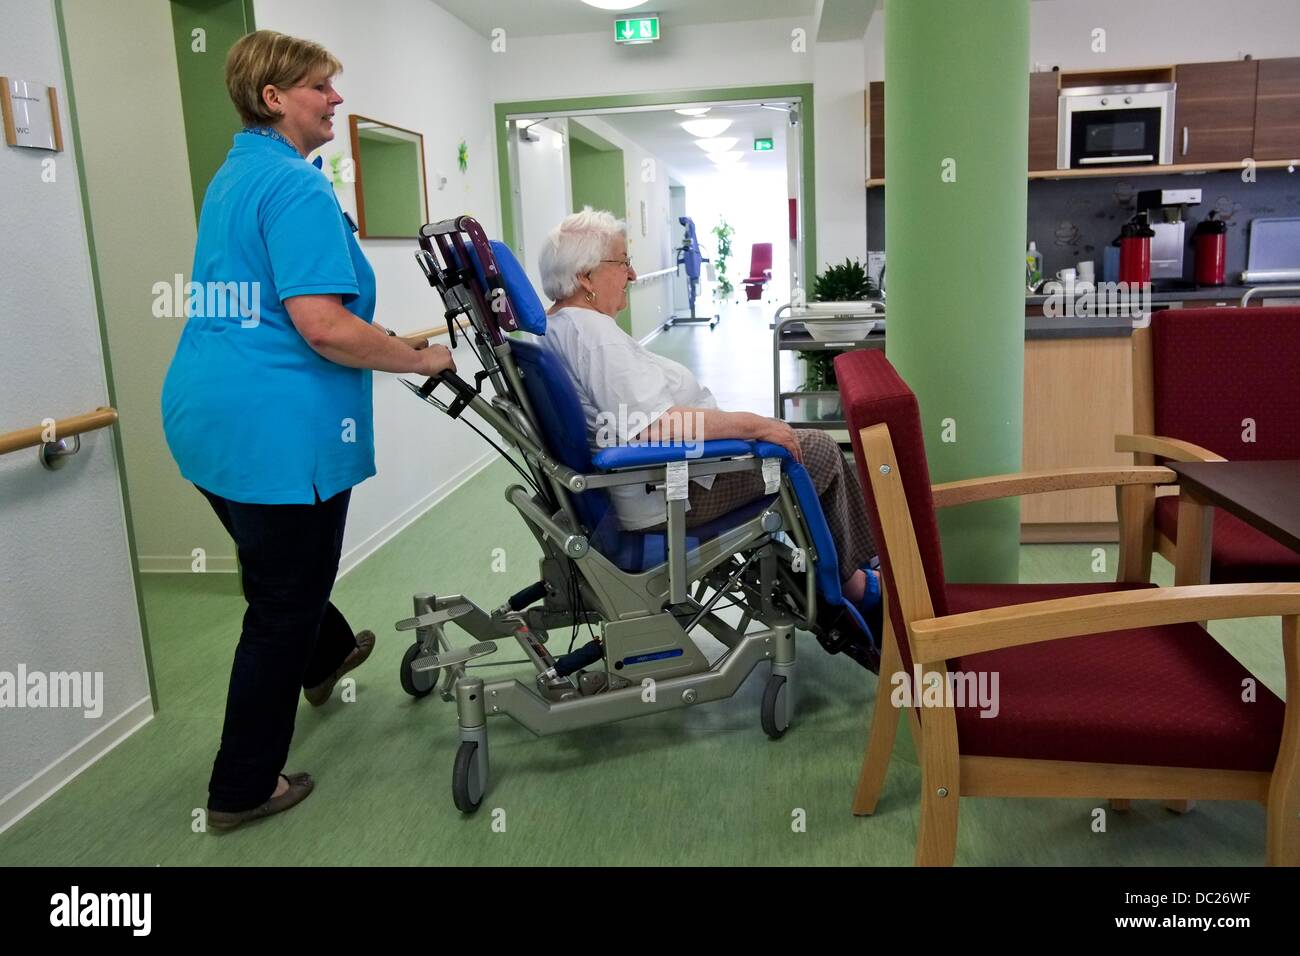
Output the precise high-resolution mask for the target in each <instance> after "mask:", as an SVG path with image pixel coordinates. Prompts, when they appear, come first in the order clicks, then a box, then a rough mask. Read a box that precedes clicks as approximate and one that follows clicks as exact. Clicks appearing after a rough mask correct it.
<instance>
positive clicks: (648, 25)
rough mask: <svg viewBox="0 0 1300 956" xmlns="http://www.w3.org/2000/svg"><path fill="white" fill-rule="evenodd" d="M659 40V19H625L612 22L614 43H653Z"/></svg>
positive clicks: (653, 16)
mask: <svg viewBox="0 0 1300 956" xmlns="http://www.w3.org/2000/svg"><path fill="white" fill-rule="evenodd" d="M658 39H659V17H658V16H657V15H652V16H648V17H626V18H621V19H618V20H615V21H614V42H615V43H654V41H655V40H658Z"/></svg>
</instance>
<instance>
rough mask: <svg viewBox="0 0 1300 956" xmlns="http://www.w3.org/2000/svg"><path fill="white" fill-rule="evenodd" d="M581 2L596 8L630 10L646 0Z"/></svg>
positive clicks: (588, 0) (585, 0)
mask: <svg viewBox="0 0 1300 956" xmlns="http://www.w3.org/2000/svg"><path fill="white" fill-rule="evenodd" d="M582 2H583V3H585V4H586V5H587V6H589V7H595V8H597V9H598V10H631V9H632V8H633V7H639V6H641V4H643V3H645V2H646V0H582Z"/></svg>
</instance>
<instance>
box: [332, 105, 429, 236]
mask: <svg viewBox="0 0 1300 956" xmlns="http://www.w3.org/2000/svg"><path fill="white" fill-rule="evenodd" d="M348 126H349V129H350V131H351V135H352V162H353V168H354V170H355V172H356V191H357V226H358V230H357V234H358V235H359V236H360V237H361V238H363V239H410V238H411V237H412V236H414V235H415V234H416V233H418V232H419V231H420V227H421V226H423V225H424V224H425V223H426V222H428V221H429V218H428V217H429V196H428V191H427V189H426V187H425V180H424V137H423V136H422V135H421V134H419V133H417V132H414V131H413V130H409V129H402V128H401V127H400V126H392V125H390V124H388V123H381V122H379V121H378V120H373V119H368V118H367V117H365V116H356V115H350V116H349V117H348Z"/></svg>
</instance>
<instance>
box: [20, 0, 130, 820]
mask: <svg viewBox="0 0 1300 956" xmlns="http://www.w3.org/2000/svg"><path fill="white" fill-rule="evenodd" d="M4 16H5V25H4V30H3V31H0V63H3V64H4V72H5V73H6V74H7V75H8V76H11V77H18V78H22V79H27V80H36V81H39V82H41V83H44V84H49V85H52V86H54V87H56V88H57V89H58V91H59V106H60V110H61V114H62V115H61V116H60V123H61V124H62V128H63V139H64V144H65V150H64V152H61V153H48V152H44V151H38V150H28V149H17V148H14V147H10V146H3V145H0V208H3V209H4V223H5V228H4V230H3V232H0V321H2V322H3V327H4V335H5V340H4V348H3V349H2V350H0V431H8V430H10V429H15V428H20V427H26V426H29V425H35V424H38V423H39V422H40V421H41V420H42V419H43V418H46V417H52V418H64V417H67V416H70V415H75V414H80V413H82V412H86V411H90V410H92V409H94V408H96V407H98V406H100V405H107V404H108V386H107V382H106V380H105V376H104V362H103V353H102V351H101V343H100V337H99V323H98V318H97V313H96V307H95V293H94V289H93V286H92V282H91V273H90V257H89V253H88V248H87V245H86V228H85V222H84V220H83V217H82V208H81V195H80V181H79V177H80V171H79V170H78V168H77V163H76V158H75V155H74V153H73V149H72V147H73V139H72V127H71V123H70V121H69V118H68V103H67V97H66V95H65V94H66V90H67V83H66V80H65V78H64V72H63V64H62V58H61V55H60V52H59V41H58V34H57V30H56V27H55V21H54V11H53V6H52V4H51V3H50V2H49V0H41V2H30V3H23V4H13V3H8V4H6V5H5V14H4ZM51 158H52V159H53V160H54V165H53V171H54V175H55V181H54V182H45V181H43V180H42V173H43V172H44V171H45V169H46V167H45V165H44V160H46V159H51ZM112 437H113V436H112V433H111V432H110V431H108V430H101V431H96V432H92V433H89V434H87V435H85V436H84V437H83V439H82V446H81V452H80V453H79V454H77V455H76V456H74V457H73V458H72V459H71V460H70V461H69V462H68V464H67V465H66V466H65V467H64V468H63V469H61V470H60V471H57V472H52V473H51V472H46V471H44V470H43V469H42V468H41V467H40V466H39V465H38V464H37V462H36V452H35V451H34V450H32V449H26V450H24V451H21V452H15V453H13V454H9V455H5V456H3V457H0V528H3V529H4V530H3V544H2V545H0V671H6V672H8V673H10V674H14V673H15V672H16V670H17V667H18V665H19V664H24V665H26V667H27V669H28V671H29V672H35V671H40V672H46V673H48V672H51V671H79V672H86V671H88V672H96V671H97V672H101V673H102V675H103V678H102V680H103V713H102V715H101V716H100V717H98V718H93V719H88V718H86V717H85V716H84V714H83V711H82V710H70V709H61V710H54V709H43V710H10V709H8V708H5V709H2V710H0V830H2V829H4V828H5V827H6V826H7V825H9V824H10V823H12V822H13V821H14V820H15V819H16V818H17V817H18V816H19V815H21V814H23V813H25V812H26V811H27V810H28V809H30V808H31V806H33V805H34V804H35V803H36V802H37V801H39V800H41V799H43V798H44V797H45V796H47V795H48V794H49V793H50V792H51V791H52V790H53V789H55V788H57V787H58V786H60V785H61V784H62V783H63V782H65V781H66V780H67V779H68V778H69V777H70V776H72V775H74V774H76V773H77V772H79V771H80V770H81V769H82V768H83V767H84V766H86V765H87V764H88V763H90V762H91V761H93V760H94V759H95V758H96V757H97V756H99V755H100V754H101V753H103V752H104V751H105V750H107V749H108V748H109V747H111V746H112V745H113V744H115V743H116V742H118V741H119V740H120V739H122V738H123V737H124V736H126V735H127V734H129V733H130V732H131V731H133V730H135V729H136V728H137V727H138V726H139V725H140V724H141V723H143V722H145V721H147V720H149V719H150V718H151V717H152V707H151V704H150V700H149V685H148V677H147V673H146V669H145V659H144V645H143V635H142V630H141V623H140V617H139V613H138V606H137V604H136V591H135V582H134V580H133V578H132V575H131V561H130V555H129V552H128V550H127V538H126V522H125V511H124V506H123V501H122V487H121V482H120V479H119V462H118V461H117V458H116V455H115V453H114V449H113V441H112Z"/></svg>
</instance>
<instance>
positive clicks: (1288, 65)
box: [1178, 56, 1300, 161]
mask: <svg viewBox="0 0 1300 956" xmlns="http://www.w3.org/2000/svg"><path fill="white" fill-rule="evenodd" d="M1257 62H1258V64H1259V78H1258V82H1257V85H1256V90H1255V143H1254V145H1255V150H1254V153H1253V154H1252V155H1253V157H1254V158H1255V160H1257V161H1264V160H1270V159H1271V160H1279V159H1280V160H1290V159H1300V57H1295V56H1292V57H1284V58H1281V59H1273V60H1258V61H1257ZM1178 92H1179V94H1180V95H1181V94H1182V89H1181V88H1180V89H1179V91H1178Z"/></svg>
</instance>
